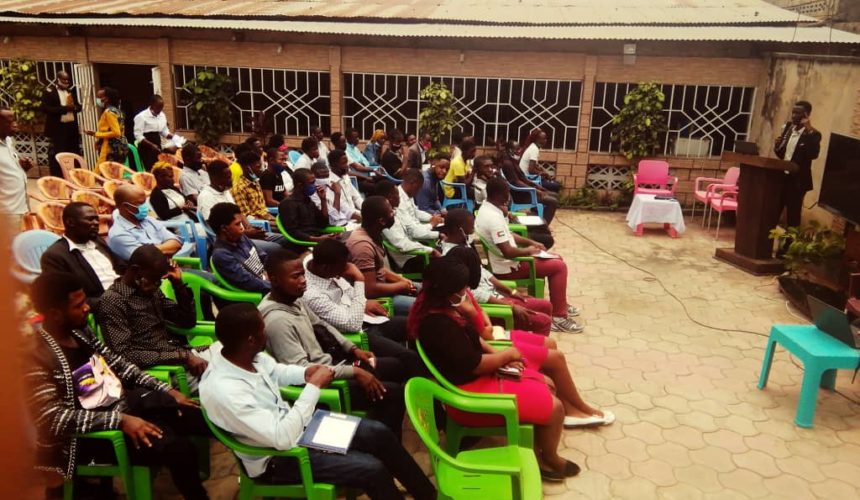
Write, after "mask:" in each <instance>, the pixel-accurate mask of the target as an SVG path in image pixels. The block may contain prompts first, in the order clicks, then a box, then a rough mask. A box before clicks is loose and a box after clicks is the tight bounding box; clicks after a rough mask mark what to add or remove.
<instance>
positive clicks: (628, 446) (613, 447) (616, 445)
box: [606, 437, 649, 462]
mask: <svg viewBox="0 0 860 500" xmlns="http://www.w3.org/2000/svg"><path fill="white" fill-rule="evenodd" d="M606 449H607V451H609V453H614V454H616V455H622V456H624V457H627V458H628V459H629V460H630V461H631V462H643V461H645V460H648V459H649V455H648V452H647V451H646V450H645V443H643V442H642V441H640V440H638V439H636V438H633V437H625V438H621V439H613V440H612V441H607V442H606Z"/></svg>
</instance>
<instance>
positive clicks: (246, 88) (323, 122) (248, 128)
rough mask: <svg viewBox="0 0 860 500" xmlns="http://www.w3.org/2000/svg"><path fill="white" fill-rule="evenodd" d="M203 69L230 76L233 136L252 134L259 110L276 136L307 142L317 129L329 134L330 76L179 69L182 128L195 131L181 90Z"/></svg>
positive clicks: (286, 71) (279, 71) (260, 70)
mask: <svg viewBox="0 0 860 500" xmlns="http://www.w3.org/2000/svg"><path fill="white" fill-rule="evenodd" d="M203 69H209V70H215V71H217V72H218V73H222V74H226V75H229V76H230V78H232V80H233V85H234V90H235V94H234V95H233V97H232V99H231V101H232V109H231V112H232V115H233V123H232V125H231V127H230V132H231V133H236V134H250V133H252V132H253V131H254V120H255V119H256V116H257V114H258V113H260V112H261V111H262V112H263V113H265V114H266V125H267V128H268V129H269V131H271V132H272V133H273V134H284V135H292V136H301V137H306V136H308V135H310V132H311V129H312V128H314V127H317V126H319V127H322V128H323V130H325V131H327V132H330V131H331V114H330V113H331V97H330V95H331V92H330V89H331V80H330V75H329V74H328V73H326V72H321V71H298V70H290V69H265V68H234V67H223V66H218V67H211V66H180V65H176V66H173V76H174V82H175V85H176V88H175V89H174V91H175V94H176V103H177V104H176V122H177V128H179V129H190V128H193V127H192V126H191V120H190V114H189V110H188V100H189V98H190V97H191V94H190V93H189V92H187V91H186V90H183V88H182V87H183V86H184V85H185V84H186V82H189V81H191V80H193V79H194V77H195V75H196V74H197V72H198V71H200V70H203Z"/></svg>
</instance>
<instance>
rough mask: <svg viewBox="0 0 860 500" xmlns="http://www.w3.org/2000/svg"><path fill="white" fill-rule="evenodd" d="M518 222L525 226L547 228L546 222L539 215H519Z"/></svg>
mask: <svg viewBox="0 0 860 500" xmlns="http://www.w3.org/2000/svg"><path fill="white" fill-rule="evenodd" d="M517 222H518V223H520V224H522V225H524V226H545V225H546V221H545V220H543V219H542V218H541V217H538V216H537V215H518V216H517Z"/></svg>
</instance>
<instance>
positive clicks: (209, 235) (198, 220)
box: [197, 208, 216, 239]
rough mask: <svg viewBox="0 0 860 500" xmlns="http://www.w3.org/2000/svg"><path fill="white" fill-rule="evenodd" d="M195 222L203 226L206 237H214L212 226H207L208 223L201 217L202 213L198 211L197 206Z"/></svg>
mask: <svg viewBox="0 0 860 500" xmlns="http://www.w3.org/2000/svg"><path fill="white" fill-rule="evenodd" d="M197 222H199V223H200V225H201V226H203V229H204V230H205V231H206V236H207V237H209V238H212V239H214V238H215V236H216V235H215V231H213V230H212V228H211V227H209V223H208V222H206V219H205V218H204V217H203V213H202V212H201V211H200V209H199V208H198V209H197Z"/></svg>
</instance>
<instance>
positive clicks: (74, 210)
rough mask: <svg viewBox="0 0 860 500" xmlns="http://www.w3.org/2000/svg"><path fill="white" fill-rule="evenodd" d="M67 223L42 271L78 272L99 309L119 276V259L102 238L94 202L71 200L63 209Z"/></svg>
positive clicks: (47, 252)
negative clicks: (92, 204)
mask: <svg viewBox="0 0 860 500" xmlns="http://www.w3.org/2000/svg"><path fill="white" fill-rule="evenodd" d="M63 225H64V226H65V228H66V231H65V233H64V234H63V237H62V238H60V239H59V240H57V241H56V242H54V244H53V245H51V246H50V247H48V249H47V250H45V253H43V254H42V259H41V262H42V272H43V273H44V272H49V271H56V272H62V273H70V274H73V275H75V277H76V278H77V279H78V281H79V282H80V283H81V284H82V285H83V287H84V293H86V295H87V303H88V304H89V305H90V307H91V308H92V309H93V310H96V309H97V306H98V303H99V299H100V298H101V296H102V294H103V293H104V292H105V290H107V289H108V288H109V287H110V286H111V284H113V282H114V281H115V280H116V279H117V278H118V277H119V275H118V274H117V273H116V264H117V260H116V258H115V257H114V255H113V254H112V253H111V251H110V249H108V246H107V245H106V244H105V242H104V241H102V239H101V238H99V216H98V214H97V213H96V211H95V209H94V208H93V207H92V206H90V205H88V204H86V203H80V202H72V203H69V204H68V205H66V208H64V209H63Z"/></svg>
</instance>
